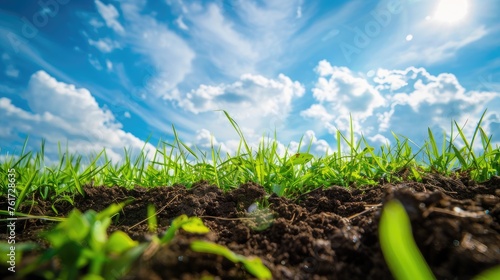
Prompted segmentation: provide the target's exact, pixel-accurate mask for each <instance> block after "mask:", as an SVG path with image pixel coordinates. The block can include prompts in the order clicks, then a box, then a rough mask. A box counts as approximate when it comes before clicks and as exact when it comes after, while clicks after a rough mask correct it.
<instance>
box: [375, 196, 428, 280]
mask: <svg viewBox="0 0 500 280" xmlns="http://www.w3.org/2000/svg"><path fill="white" fill-rule="evenodd" d="M379 236H380V246H381V247H382V253H383V255H384V258H385V260H386V262H387V265H388V266H389V269H390V270H391V272H392V275H393V276H394V278H396V279H398V280H403V279H415V280H426V279H435V278H434V275H433V274H432V271H431V270H430V269H429V266H428V265H427V263H426V262H425V259H424V257H422V254H421V253H420V251H419V250H418V247H417V245H416V244H415V241H414V240H413V235H412V233H411V224H410V218H408V215H407V214H406V211H405V208H404V206H403V205H402V204H401V202H399V201H398V200H391V201H389V202H387V203H386V204H385V206H384V209H383V211H382V216H381V217H380V224H379Z"/></svg>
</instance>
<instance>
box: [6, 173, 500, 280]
mask: <svg viewBox="0 0 500 280" xmlns="http://www.w3.org/2000/svg"><path fill="white" fill-rule="evenodd" d="M85 193H86V196H85V197H76V198H75V207H76V208H78V209H80V210H81V211H85V210H88V209H94V210H96V211H100V210H103V209H104V208H106V207H107V206H108V205H109V204H111V203H115V202H121V201H124V200H126V199H127V198H129V197H133V198H135V201H134V202H133V203H132V204H130V205H128V206H126V207H125V208H124V209H123V211H122V213H121V214H120V216H119V219H118V220H117V221H116V222H115V223H114V224H113V225H112V226H111V228H110V231H113V230H117V229H120V230H123V231H125V232H127V233H128V234H129V235H130V236H131V237H132V238H134V239H136V240H140V241H146V240H148V238H149V237H148V234H149V233H148V229H147V223H146V222H143V220H144V219H145V218H146V216H147V214H146V212H147V211H146V206H147V205H148V204H154V205H155V206H156V209H162V211H161V213H159V215H158V223H159V229H158V233H159V234H161V233H163V232H164V231H165V230H166V228H167V227H168V226H169V225H170V222H171V221H172V219H174V218H175V217H177V216H179V215H181V214H187V215H188V216H199V217H201V218H202V220H203V221H204V223H205V224H206V225H207V226H208V227H209V228H210V229H211V230H212V232H211V233H209V234H206V235H193V234H189V233H186V232H183V231H182V230H181V231H180V232H179V233H178V234H177V236H176V237H175V239H174V240H173V241H172V242H171V243H170V245H169V246H166V247H164V248H161V249H160V250H159V251H158V252H157V253H156V254H154V255H152V256H148V258H145V257H143V258H141V259H140V260H139V261H138V262H137V263H136V265H135V266H134V268H133V269H132V271H131V272H130V273H129V275H128V276H127V277H126V278H125V279H200V278H201V277H203V276H209V275H213V276H216V278H215V279H252V277H251V275H250V274H248V273H247V272H246V271H245V270H244V269H243V268H242V267H241V266H240V265H235V264H233V263H231V262H229V261H227V260H225V259H223V258H222V257H219V256H215V255H209V254H201V253H196V252H193V251H191V250H190V249H189V243H190V241H192V240H194V239H204V240H210V241H213V242H216V243H218V244H221V245H225V246H227V247H228V248H229V249H231V250H233V251H234V252H236V253H238V254H241V255H245V256H257V257H259V258H261V259H262V261H263V263H264V264H265V265H266V266H267V267H268V268H269V269H270V270H271V271H272V273H273V277H274V279H391V278H392V276H391V274H390V272H389V270H388V267H387V265H386V263H385V261H384V258H383V255H382V252H381V249H380V245H379V241H378V222H379V218H380V213H381V209H382V205H383V203H384V202H385V201H387V200H388V199H391V198H397V199H399V200H400V201H401V202H402V203H403V204H404V206H405V208H406V210H407V212H408V213H409V216H410V219H411V223H412V227H413V234H414V237H415V241H416V243H417V245H418V247H419V248H420V250H421V252H422V254H423V255H424V257H425V259H426V260H427V262H428V263H429V265H430V267H431V269H432V271H433V272H434V274H435V275H436V277H437V278H438V279H470V278H472V276H474V275H476V274H478V273H479V272H481V271H483V270H485V269H487V268H490V267H492V266H494V265H498V264H500V234H499V233H500V177H493V178H492V179H490V180H489V181H487V182H483V183H474V182H472V181H471V180H468V179H467V178H449V177H442V176H439V175H429V176H427V177H426V178H425V179H424V181H423V183H416V182H404V183H398V184H385V185H381V186H376V187H371V188H365V189H362V190H358V189H356V190H347V189H345V188H342V187H336V186H333V187H329V188H323V189H317V190H315V191H312V192H310V193H308V194H305V195H302V196H300V197H298V198H297V199H294V200H290V199H285V198H281V197H277V196H276V195H271V196H269V197H268V198H267V201H266V200H265V199H264V198H265V197H266V192H265V191H264V189H263V188H262V187H261V186H259V185H257V184H254V183H247V184H244V185H242V186H240V187H239V188H237V189H235V190H232V191H230V192H227V193H224V192H223V191H222V190H220V189H218V188H217V187H215V186H211V185H208V184H206V183H203V182H201V183H198V184H195V185H194V186H193V187H192V188H191V189H186V188H185V187H183V186H173V187H158V188H149V189H147V188H139V187H137V188H136V189H134V190H126V189H125V188H120V187H85ZM35 200H36V202H37V203H36V204H35V206H34V207H28V206H26V208H24V209H21V210H22V211H23V212H24V213H27V212H30V213H31V214H33V215H41V214H44V215H52V216H55V215H56V214H55V213H54V212H53V210H52V209H51V203H48V202H46V201H43V200H40V199H35ZM256 201H261V202H262V201H264V202H265V203H264V205H268V207H267V210H261V212H259V211H254V212H252V213H249V212H248V211H247V209H248V208H249V207H250V206H251V205H252V204H253V203H254V202H256ZM56 207H57V210H58V211H59V215H66V214H67V213H68V212H69V211H70V210H71V209H72V207H73V206H71V205H69V204H67V203H66V204H65V203H58V204H56ZM6 208H7V205H6V202H5V201H4V200H2V201H1V202H0V209H6ZM255 213H261V214H262V215H263V216H267V217H271V214H272V215H273V217H274V218H273V219H272V220H269V219H268V220H267V222H270V223H268V224H266V222H261V223H255V222H253V223H252V222H251V221H255V219H249V218H251V216H252V215H256V214H255ZM18 224H19V226H18V227H17V236H16V238H17V241H18V242H20V241H27V240H31V241H37V242H42V241H41V240H40V239H39V238H38V237H37V233H38V232H40V231H41V230H45V229H47V228H48V227H51V226H53V224H52V223H50V222H44V221H40V220H37V221H26V222H25V223H21V222H18ZM0 226H1V228H2V229H4V228H6V227H5V225H4V224H1V225H0ZM6 237H7V235H6V231H5V230H2V232H1V234H0V238H1V239H2V240H5V239H6ZM4 273H7V271H6V269H2V271H1V272H0V276H1V274H4ZM1 278H3V277H1Z"/></svg>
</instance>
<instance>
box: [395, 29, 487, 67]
mask: <svg viewBox="0 0 500 280" xmlns="http://www.w3.org/2000/svg"><path fill="white" fill-rule="evenodd" d="M486 34H488V32H487V30H486V28H485V27H484V26H479V27H477V28H476V29H474V30H472V31H471V32H470V33H469V34H467V35H466V36H458V37H451V38H447V39H446V40H443V38H442V37H441V38H440V36H438V37H437V38H439V39H438V41H439V43H438V42H436V41H435V39H436V37H432V39H431V38H426V40H422V41H423V42H422V41H421V42H420V43H419V44H414V45H411V46H410V47H406V48H405V51H404V52H402V53H401V55H398V56H397V59H398V61H399V63H402V64H409V63H415V62H419V63H423V64H424V65H431V64H434V63H437V62H442V61H446V60H448V59H450V58H452V57H454V56H455V55H456V53H457V52H458V51H459V50H460V49H462V48H463V47H465V46H467V45H469V44H471V43H474V42H476V41H478V40H480V39H481V38H483V37H484V36H486ZM445 37H448V36H445ZM431 40H432V41H431ZM431 42H432V43H431Z"/></svg>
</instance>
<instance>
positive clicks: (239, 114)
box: [177, 74, 305, 133]
mask: <svg viewBox="0 0 500 280" xmlns="http://www.w3.org/2000/svg"><path fill="white" fill-rule="evenodd" d="M304 92H305V89H304V87H303V86H302V85H301V84H300V83H299V82H294V81H292V80H291V79H290V78H288V77H287V76H285V75H283V74H280V75H278V78H277V79H269V78H266V77H263V76H260V75H251V74H245V75H243V76H241V78H240V79H239V80H238V81H236V82H234V83H231V84H220V85H218V86H208V85H200V86H199V87H198V88H197V89H195V90H192V91H190V92H188V93H186V94H183V95H181V96H179V97H178V100H177V102H178V104H179V106H181V107H182V108H184V109H186V110H188V111H190V112H192V113H195V114H199V113H203V112H210V111H214V110H221V109H225V110H228V111H229V113H230V114H231V116H232V117H234V118H235V119H237V120H240V121H242V122H243V123H246V126H247V127H251V128H252V129H262V128H270V127H269V121H270V120H271V119H270V118H277V117H280V118H285V119H286V117H287V116H288V114H289V113H290V110H291V108H292V101H293V100H294V99H296V98H298V97H301V96H302V95H303V94H304ZM250 119H251V121H249V120H250ZM259 133H260V132H259Z"/></svg>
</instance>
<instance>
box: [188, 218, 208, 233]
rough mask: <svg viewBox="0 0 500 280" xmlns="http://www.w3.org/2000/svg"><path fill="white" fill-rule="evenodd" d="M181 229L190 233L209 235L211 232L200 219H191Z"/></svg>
mask: <svg viewBox="0 0 500 280" xmlns="http://www.w3.org/2000/svg"><path fill="white" fill-rule="evenodd" d="M181 228H182V229H183V230H185V231H187V232H190V233H200V234H202V233H207V232H210V229H209V228H207V227H206V226H205V225H204V224H203V221H202V220H201V219H200V218H198V217H191V218H189V219H188V220H187V221H186V222H185V223H184V224H182V225H181Z"/></svg>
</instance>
